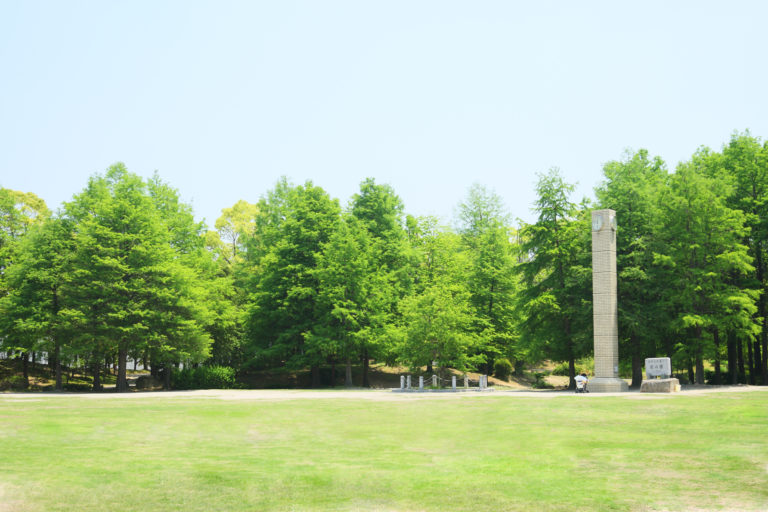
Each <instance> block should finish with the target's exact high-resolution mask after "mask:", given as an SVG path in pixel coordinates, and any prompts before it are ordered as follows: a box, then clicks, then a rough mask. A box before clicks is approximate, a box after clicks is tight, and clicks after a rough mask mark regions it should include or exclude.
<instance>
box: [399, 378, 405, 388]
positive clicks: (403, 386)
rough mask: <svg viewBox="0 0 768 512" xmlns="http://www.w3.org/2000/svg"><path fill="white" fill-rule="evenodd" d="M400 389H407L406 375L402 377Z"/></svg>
mask: <svg viewBox="0 0 768 512" xmlns="http://www.w3.org/2000/svg"><path fill="white" fill-rule="evenodd" d="M400 389H405V375H401V376H400Z"/></svg>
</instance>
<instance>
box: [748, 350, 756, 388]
mask: <svg viewBox="0 0 768 512" xmlns="http://www.w3.org/2000/svg"><path fill="white" fill-rule="evenodd" d="M747 367H748V368H749V379H747V383H748V384H752V385H754V384H755V362H754V360H753V359H752V343H751V342H749V341H748V342H747Z"/></svg>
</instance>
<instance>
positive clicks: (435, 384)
mask: <svg viewBox="0 0 768 512" xmlns="http://www.w3.org/2000/svg"><path fill="white" fill-rule="evenodd" d="M432 387H433V388H436V387H437V375H433V376H432Z"/></svg>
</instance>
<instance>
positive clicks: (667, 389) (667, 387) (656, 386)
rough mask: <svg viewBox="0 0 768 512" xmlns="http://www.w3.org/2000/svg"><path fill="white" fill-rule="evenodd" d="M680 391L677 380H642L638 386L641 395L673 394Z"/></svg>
mask: <svg viewBox="0 0 768 512" xmlns="http://www.w3.org/2000/svg"><path fill="white" fill-rule="evenodd" d="M677 391H680V381H679V380H677V379H654V380H644V381H643V383H642V384H640V392H641V393H675V392H677Z"/></svg>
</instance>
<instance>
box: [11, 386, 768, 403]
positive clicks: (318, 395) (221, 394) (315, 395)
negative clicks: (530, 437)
mask: <svg viewBox="0 0 768 512" xmlns="http://www.w3.org/2000/svg"><path fill="white" fill-rule="evenodd" d="M732 392H768V387H765V386H700V387H683V390H682V391H681V392H679V393H671V394H670V393H640V392H638V391H630V392H627V393H587V394H578V395H577V394H575V393H574V392H573V391H551V390H544V391H533V390H501V389H499V390H489V391H485V392H478V391H468V392H451V391H425V392H418V391H413V392H400V391H399V390H388V389H377V390H367V389H348V390H347V389H345V390H307V389H202V390H195V391H145V392H142V391H134V392H128V393H67V392H62V393H56V392H27V393H0V400H4V401H16V400H24V401H29V400H39V399H41V398H72V397H78V398H84V399H89V400H109V399H117V400H121V399H126V400H129V399H133V398H141V399H152V398H181V399H184V398H193V399H201V398H206V399H218V400H306V399H322V400H328V399H333V400H336V399H355V400H372V401H404V400H456V399H461V400H471V399H473V398H477V397H488V396H492V397H498V398H530V397H536V398H565V397H573V399H578V400H593V399H600V398H601V397H606V396H619V397H624V398H627V399H640V400H644V399H659V398H674V397H677V396H691V395H708V394H711V393H732Z"/></svg>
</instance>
